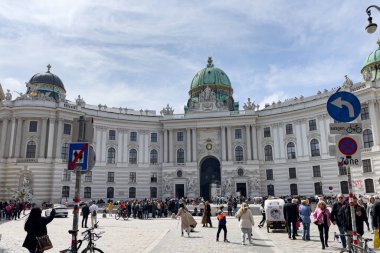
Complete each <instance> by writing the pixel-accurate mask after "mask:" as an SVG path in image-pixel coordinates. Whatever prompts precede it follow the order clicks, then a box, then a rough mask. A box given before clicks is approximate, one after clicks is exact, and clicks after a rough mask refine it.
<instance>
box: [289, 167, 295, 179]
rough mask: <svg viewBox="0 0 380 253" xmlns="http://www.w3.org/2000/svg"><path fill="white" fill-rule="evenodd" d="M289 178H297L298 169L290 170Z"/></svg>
mask: <svg viewBox="0 0 380 253" xmlns="http://www.w3.org/2000/svg"><path fill="white" fill-rule="evenodd" d="M289 178H297V171H296V168H289Z"/></svg>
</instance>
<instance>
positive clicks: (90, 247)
mask: <svg viewBox="0 0 380 253" xmlns="http://www.w3.org/2000/svg"><path fill="white" fill-rule="evenodd" d="M97 224H98V222H97V223H96V225H97ZM93 230H94V228H90V229H87V230H86V231H84V232H82V235H84V237H83V239H82V240H78V241H77V252H79V248H80V247H81V246H82V243H83V241H84V240H86V241H88V244H87V246H86V248H85V249H84V250H82V253H87V252H89V253H93V252H99V253H104V252H103V251H102V250H101V249H99V248H96V247H95V243H94V241H97V240H98V239H99V238H101V236H100V235H101V234H103V233H104V232H100V233H98V234H96V233H94V232H92V231H93ZM72 252H73V251H72V248H71V247H70V248H68V249H65V250H61V251H60V253H72Z"/></svg>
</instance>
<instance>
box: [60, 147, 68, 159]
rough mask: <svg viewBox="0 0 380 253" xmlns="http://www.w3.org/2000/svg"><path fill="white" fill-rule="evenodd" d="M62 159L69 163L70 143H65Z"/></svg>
mask: <svg viewBox="0 0 380 253" xmlns="http://www.w3.org/2000/svg"><path fill="white" fill-rule="evenodd" d="M61 158H62V160H64V161H67V159H68V158H69V143H63V144H62V148H61Z"/></svg>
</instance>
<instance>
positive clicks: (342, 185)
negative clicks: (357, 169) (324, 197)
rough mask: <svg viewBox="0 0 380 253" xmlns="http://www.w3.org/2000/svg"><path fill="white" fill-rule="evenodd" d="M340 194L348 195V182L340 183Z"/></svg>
mask: <svg viewBox="0 0 380 253" xmlns="http://www.w3.org/2000/svg"><path fill="white" fill-rule="evenodd" d="M340 192H341V193H342V194H348V193H349V191H348V182H347V181H341V182H340Z"/></svg>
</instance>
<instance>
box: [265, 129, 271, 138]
mask: <svg viewBox="0 0 380 253" xmlns="http://www.w3.org/2000/svg"><path fill="white" fill-rule="evenodd" d="M264 137H270V127H264Z"/></svg>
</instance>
